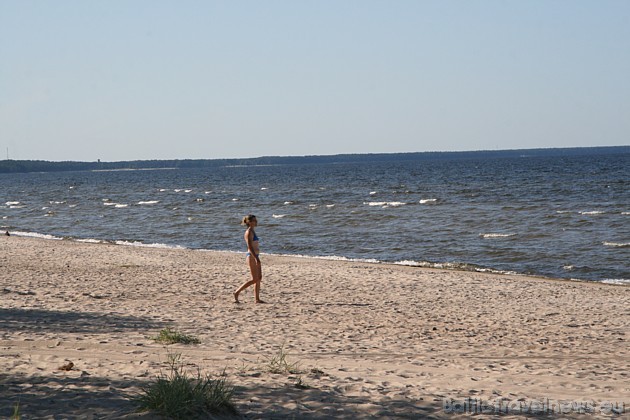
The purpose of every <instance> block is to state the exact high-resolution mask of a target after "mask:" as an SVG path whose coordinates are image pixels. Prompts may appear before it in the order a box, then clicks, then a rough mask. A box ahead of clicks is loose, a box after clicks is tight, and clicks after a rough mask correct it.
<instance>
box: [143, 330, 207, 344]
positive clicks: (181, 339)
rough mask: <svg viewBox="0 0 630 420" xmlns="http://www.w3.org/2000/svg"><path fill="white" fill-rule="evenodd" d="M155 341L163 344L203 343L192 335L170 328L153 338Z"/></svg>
mask: <svg viewBox="0 0 630 420" xmlns="http://www.w3.org/2000/svg"><path fill="white" fill-rule="evenodd" d="M153 340H155V341H157V342H158V343H162V344H175V343H181V344H199V343H200V342H201V341H199V339H198V338H196V337H193V336H192V335H187V334H183V333H181V332H179V331H175V330H172V329H171V328H169V327H167V328H164V329H163V330H162V331H160V334H158V335H157V336H156V337H153Z"/></svg>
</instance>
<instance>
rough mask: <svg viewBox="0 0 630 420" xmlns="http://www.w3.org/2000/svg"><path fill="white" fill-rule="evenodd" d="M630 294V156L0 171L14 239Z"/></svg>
mask: <svg viewBox="0 0 630 420" xmlns="http://www.w3.org/2000/svg"><path fill="white" fill-rule="evenodd" d="M247 214H254V215H256V216H257V218H258V221H259V226H258V228H257V234H258V236H259V237H260V238H261V250H262V253H263V254H262V256H263V258H264V255H265V254H275V255H292V256H304V257H316V258H323V259H336V260H351V261H365V262H371V263H375V264H401V265H408V266H418V267H436V268H446V269H452V270H464V271H480V272H493V273H515V274H527V275H535V276H543V277H553V278H564V279H577V280H584V281H596V282H606V283H614V284H620V285H630V268H629V263H628V262H629V261H630V258H629V257H630V153H612V154H598V155H592V156H588V155H587V156H518V157H475V156H472V157H468V158H453V159H448V158H441V159H427V158H424V159H417V160H414V159H411V160H409V159H406V160H401V161H387V162H381V161H370V160H369V159H366V160H365V161H355V162H333V163H330V162H324V163H305V164H278V165H225V166H220V167H207V168H189V169H175V168H163V169H153V170H151V169H144V170H112V171H76V172H47V173H19V174H17V173H14V174H9V173H4V174H0V226H1V229H2V231H3V232H4V231H7V232H9V234H11V235H18V236H19V235H22V236H34V237H39V238H45V239H50V240H73V241H85V242H106V243H113V244H118V245H120V246H144V247H166V248H188V249H195V250H220V251H233V252H242V253H244V252H245V244H244V241H243V229H244V228H243V227H242V226H241V225H240V222H241V220H242V218H243V216H245V215H247Z"/></svg>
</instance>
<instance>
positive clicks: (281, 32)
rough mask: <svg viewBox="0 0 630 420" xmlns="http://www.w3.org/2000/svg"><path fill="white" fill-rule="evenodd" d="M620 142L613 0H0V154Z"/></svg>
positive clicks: (629, 102) (623, 24) (628, 57)
mask: <svg viewBox="0 0 630 420" xmlns="http://www.w3.org/2000/svg"><path fill="white" fill-rule="evenodd" d="M629 144H630V1H627V0H590V1H583V0H528V1H517V0H484V1H482V0H459V1H455V0H435V1H430V0H378V1H377V0H298V1H296V0H266V1H260V0H256V1H239V0H234V1H232V0H230V1H228V0H225V1H214V0H200V1H194V0H177V1H175V0H172V1H165V0H133V1H124V0H111V1H84V0H75V1H71V0H55V1H45V0H39V1H32V0H0V159H5V158H7V156H8V157H9V158H10V159H19V160H31V159H32V160H40V159H41V160H51V161H96V160H98V159H100V160H101V161H122V160H150V159H218V158H247V157H259V156H304V155H334V154H345V153H390V152H391V153H398V152H423V151H463V150H497V149H527V148H547V147H587V146H616V145H629Z"/></svg>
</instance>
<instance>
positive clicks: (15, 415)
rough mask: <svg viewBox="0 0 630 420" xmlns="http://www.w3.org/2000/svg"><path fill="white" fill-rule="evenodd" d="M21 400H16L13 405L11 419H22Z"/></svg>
mask: <svg viewBox="0 0 630 420" xmlns="http://www.w3.org/2000/svg"><path fill="white" fill-rule="evenodd" d="M20 416H21V415H20V402H19V401H18V402H16V403H15V405H14V406H13V415H12V416H11V420H20V418H21V417H20Z"/></svg>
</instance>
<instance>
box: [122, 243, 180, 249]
mask: <svg viewBox="0 0 630 420" xmlns="http://www.w3.org/2000/svg"><path fill="white" fill-rule="evenodd" d="M114 243H115V244H116V245H124V246H138V247H143V248H163V249H186V248H185V247H183V246H181V245H166V244H158V243H155V244H145V243H144V242H139V241H115V242H114Z"/></svg>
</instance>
